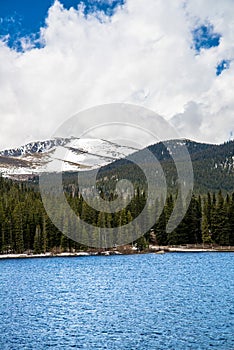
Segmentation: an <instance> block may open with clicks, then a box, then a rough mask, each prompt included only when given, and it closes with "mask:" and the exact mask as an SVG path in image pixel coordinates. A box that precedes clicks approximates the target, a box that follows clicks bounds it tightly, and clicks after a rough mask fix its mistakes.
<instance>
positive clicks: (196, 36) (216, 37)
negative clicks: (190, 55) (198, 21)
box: [192, 24, 221, 53]
mask: <svg viewBox="0 0 234 350" xmlns="http://www.w3.org/2000/svg"><path fill="white" fill-rule="evenodd" d="M192 34H193V45H194V48H195V50H196V52H197V53H199V52H200V51H201V49H210V48H211V47H215V46H219V43H220V38H221V34H219V33H215V32H214V27H213V25H211V24H208V25H202V26H199V27H197V28H195V29H194V30H193V32H192Z"/></svg>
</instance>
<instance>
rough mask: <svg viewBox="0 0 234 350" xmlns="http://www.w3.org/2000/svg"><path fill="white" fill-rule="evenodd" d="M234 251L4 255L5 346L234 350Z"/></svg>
mask: <svg viewBox="0 0 234 350" xmlns="http://www.w3.org/2000/svg"><path fill="white" fill-rule="evenodd" d="M233 290H234V253H168V254H161V255H159V254H145V255H123V256H106V257H105V256H91V257H75V258H44V259H42V258H41V259H38V258H34V259H11V260H2V261H0V300H1V302H0V349H1V350H5V349H14V350H15V349H20V350H23V349H35V350H41V349H43V350H44V349H46V348H51V349H63V350H66V349H93V350H97V349H108V350H114V349H116V350H117V349H118V350H119V349H124V350H136V349H139V350H144V349H153V350H157V349H174V350H178V349H183V350H184V349H196V350H197V349H204V350H207V349H217V350H221V349H223V350H229V349H230V350H231V349H232V350H233V349H234V337H233V334H234V300H233Z"/></svg>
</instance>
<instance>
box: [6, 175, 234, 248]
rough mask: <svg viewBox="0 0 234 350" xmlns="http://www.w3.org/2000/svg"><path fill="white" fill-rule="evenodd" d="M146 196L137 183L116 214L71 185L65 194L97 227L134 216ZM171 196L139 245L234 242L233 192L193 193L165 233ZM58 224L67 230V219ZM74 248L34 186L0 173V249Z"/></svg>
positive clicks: (74, 207) (128, 220)
mask: <svg viewBox="0 0 234 350" xmlns="http://www.w3.org/2000/svg"><path fill="white" fill-rule="evenodd" d="M101 195H102V196H103V197H105V196H104V194H101ZM145 197H146V194H145V193H144V192H143V191H140V190H139V189H138V190H137V191H136V192H135V196H134V198H133V199H132V200H131V202H130V203H129V204H128V205H127V206H126V208H125V209H123V210H121V211H119V212H117V213H114V214H111V213H102V212H100V213H99V212H97V211H95V210H94V209H92V208H91V207H89V206H88V205H87V203H86V202H85V201H84V200H83V199H82V197H81V196H80V195H79V193H78V191H77V189H76V188H74V186H72V187H70V188H69V186H68V187H67V199H68V202H69V204H70V206H71V207H72V208H73V210H74V211H75V212H76V213H77V215H79V216H80V217H81V218H82V219H83V220H85V221H86V222H88V223H91V224H92V225H95V226H98V227H119V226H121V225H124V224H127V223H128V222H130V221H132V220H133V219H134V218H135V217H137V216H138V215H139V213H140V212H141V211H142V209H143V207H144V205H145V200H146V198H145ZM108 199H110V198H108ZM175 201H176V198H175V196H172V195H169V196H168V198H167V200H166V204H165V206H164V208H163V211H162V213H161V215H160V218H159V220H158V221H157V223H156V224H155V225H154V226H153V227H152V229H151V230H149V232H147V233H146V234H145V235H144V237H142V238H140V239H138V240H137V241H136V242H135V243H137V245H138V247H140V248H144V247H145V246H146V245H147V244H148V243H149V242H152V243H156V244H160V245H177V244H197V243H205V244H218V245H234V193H233V194H232V195H225V197H224V196H223V194H222V193H221V192H219V193H218V194H210V193H208V194H207V195H206V196H204V197H200V196H199V197H195V196H194V195H193V196H192V199H191V202H190V205H189V208H188V210H187V213H186V215H185V217H184V219H183V221H182V222H181V223H180V224H179V226H178V227H177V228H176V229H175V230H174V231H172V232H169V233H167V232H166V224H167V222H168V219H169V218H170V216H171V213H172V211H173V208H174V204H175ZM62 224H63V227H64V232H67V231H68V228H67V227H68V226H69V222H68V219H64V222H63V223H62ZM78 249H85V247H84V246H82V245H81V244H79V243H77V242H74V241H72V240H71V239H69V238H68V237H66V236H64V235H63V234H62V233H61V232H60V231H59V230H58V229H57V228H56V227H55V226H54V225H53V224H52V223H51V221H50V219H49V218H48V216H47V214H46V212H45V209H44V207H43V204H42V201H41V197H40V193H39V191H38V190H37V188H36V187H32V186H31V187H30V186H28V184H26V183H16V182H12V181H10V180H5V179H3V178H0V253H22V252H24V251H33V252H34V253H41V252H46V251H54V252H60V251H72V250H78Z"/></svg>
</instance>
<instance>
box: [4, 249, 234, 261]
mask: <svg viewBox="0 0 234 350" xmlns="http://www.w3.org/2000/svg"><path fill="white" fill-rule="evenodd" d="M205 252H213V253H220V252H221V253H222V252H223V253H227V252H234V247H216V248H185V247H160V248H159V247H154V248H153V247H152V248H151V249H150V250H147V251H141V252H136V251H134V252H132V253H129V251H128V252H126V253H125V252H119V251H117V250H114V251H112V250H103V251H101V252H98V251H95V252H75V253H69V252H67V253H49V252H47V253H45V254H44V253H42V254H26V253H22V254H0V260H1V259H29V258H59V257H61V258H63V257H84V256H112V255H132V254H149V253H151V254H159V253H205Z"/></svg>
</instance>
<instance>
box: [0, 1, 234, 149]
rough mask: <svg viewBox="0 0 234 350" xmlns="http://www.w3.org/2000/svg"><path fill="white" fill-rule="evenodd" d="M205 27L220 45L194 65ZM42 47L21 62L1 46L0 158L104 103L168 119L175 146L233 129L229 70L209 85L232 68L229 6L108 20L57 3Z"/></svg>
mask: <svg viewBox="0 0 234 350" xmlns="http://www.w3.org/2000/svg"><path fill="white" fill-rule="evenodd" d="M185 4H186V6H185ZM97 17H98V18H99V19H98V18H97ZM205 21H208V22H210V23H212V24H213V25H214V30H215V31H217V32H219V33H220V34H221V35H222V39H221V43H220V45H219V46H218V47H215V48H211V49H209V50H201V54H200V55H199V56H196V55H195V52H194V50H193V49H192V48H191V45H192V35H191V30H192V28H194V26H195V25H197V23H200V24H201V23H204V22H205ZM41 40H42V41H43V42H44V45H45V46H44V48H42V49H36V48H34V49H30V50H28V51H26V52H24V53H21V54H19V53H16V52H14V51H13V50H11V49H9V48H8V47H6V44H5V43H2V45H1V46H0V60H1V66H0V91H1V99H0V115H1V142H0V148H1V149H2V148H6V147H11V146H16V145H19V144H23V143H26V142H28V141H31V140H35V139H42V138H43V139H45V138H47V137H50V135H51V134H53V132H54V130H55V129H56V128H57V126H58V125H60V124H61V123H62V122H63V121H65V120H66V119H67V118H68V117H70V116H71V115H73V114H75V113H77V112H79V111H81V110H83V109H85V108H88V107H92V106H95V105H99V104H103V103H110V102H128V103H135V104H140V105H143V106H146V107H148V108H151V109H152V110H154V111H155V112H156V113H159V114H161V115H163V116H165V117H166V118H167V119H169V118H172V117H173V116H175V117H174V118H173V119H172V120H173V121H174V122H175V121H177V123H179V129H180V130H179V131H180V132H181V135H182V136H184V137H188V138H192V139H194V138H195V139H198V140H201V141H209V142H222V141H224V140H225V139H227V138H228V134H229V131H230V130H232V129H233V124H234V102H233V91H234V90H233V88H234V82H233V73H234V64H233V63H232V62H231V64H230V68H229V69H227V70H225V71H223V72H222V74H221V75H220V76H219V77H216V75H215V72H216V65H217V64H218V62H220V61H221V60H222V59H234V4H233V1H232V0H225V1H222V2H221V1H213V0H212V1H211V0H207V1H206V2H204V1H201V0H190V1H187V2H184V3H183V2H181V1H179V0H177V1H173V2H172V1H165V0H157V1H156V0H148V1H147V3H146V2H144V1H142V0H127V1H126V4H125V5H124V6H123V7H119V9H118V10H117V11H116V13H115V14H114V16H113V17H111V18H109V17H106V16H104V15H103V14H98V15H96V16H94V15H89V16H88V17H85V16H84V15H83V13H82V9H73V8H71V9H70V10H66V9H64V8H63V7H62V6H61V4H60V3H59V2H58V1H56V2H55V4H54V5H53V6H52V7H51V8H50V11H49V15H48V18H47V20H46V27H45V28H42V29H41ZM24 43H25V45H26V46H25V47H26V48H27V47H29V48H31V46H30V43H29V42H28V40H25V41H24ZM110 119H111V116H110ZM136 122H137V116H136ZM197 126H199V128H198V129H197Z"/></svg>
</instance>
